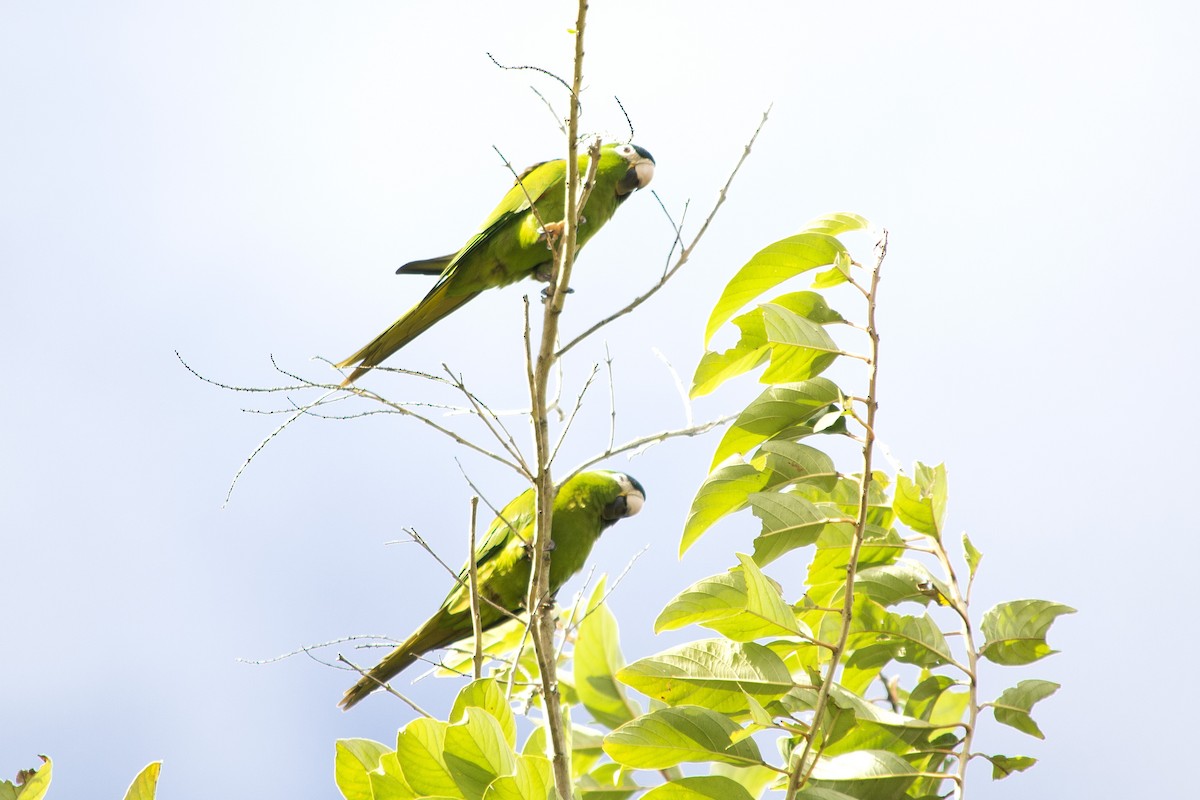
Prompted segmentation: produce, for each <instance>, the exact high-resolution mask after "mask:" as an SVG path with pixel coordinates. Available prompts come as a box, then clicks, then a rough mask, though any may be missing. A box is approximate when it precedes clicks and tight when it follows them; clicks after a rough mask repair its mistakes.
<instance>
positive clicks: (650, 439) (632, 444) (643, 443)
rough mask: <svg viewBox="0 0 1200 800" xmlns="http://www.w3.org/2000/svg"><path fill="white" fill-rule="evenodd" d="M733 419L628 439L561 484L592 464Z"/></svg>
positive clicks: (575, 471) (727, 417) (581, 467)
mask: <svg viewBox="0 0 1200 800" xmlns="http://www.w3.org/2000/svg"><path fill="white" fill-rule="evenodd" d="M734 419H737V414H726V415H724V416H721V417H717V418H716V419H714V420H710V421H709V422H702V423H700V424H699V425H693V426H691V427H690V428H679V429H676V430H671V431H661V432H659V433H652V434H650V435H649V436H640V437H638V438H637V439H630V440H629V441H628V442H625V443H624V444H622V445H620V446H618V447H610V448H609V449H608V450H606V451H604V452H603V453H600V454H599V455H596V456H593V457H591V458H589V459H588V460H587V461H584V462H583V463H582V464H579V465H578V466H576V467H575V468H574V469H573V470H571V472H570V473H569V474H568V475H567V477H566V478H564V479H563V482H564V483H565V482H567V481H569V480H570V479H571V478H573V477H575V476H576V475H578V474H579V473H581V472H583V471H584V470H585V469H587V468H588V467H590V466H592V465H594V464H599V463H600V462H601V461H604V460H605V459H607V458H612V457H613V456H615V455H620V454H621V453H628V452H630V451H635V453H636V452H641V451H642V450H643V449H644V448H647V447H650V446H651V445H655V444H658V443H659V442H665V441H666V440H667V439H677V438H679V437H681V436H688V437H691V436H700V435H701V434H705V433H708V432H709V431H711V430H712V429H713V428H716V427H717V426H719V425H724V424H725V423H726V422H729V421H730V420H734Z"/></svg>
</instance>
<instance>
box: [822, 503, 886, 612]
mask: <svg viewBox="0 0 1200 800" xmlns="http://www.w3.org/2000/svg"><path fill="white" fill-rule="evenodd" d="M817 508H819V509H820V510H821V511H822V512H823V513H825V514H826V515H828V516H831V517H832V516H834V515H837V514H840V513H843V512H842V510H841V509H840V508H839V507H838V506H834V505H831V504H829V503H821V504H818V505H817ZM853 544H854V524H853V523H849V522H847V523H832V522H831V523H829V524H827V525H826V526H825V528H824V530H822V531H821V535H820V537H819V538H818V539H817V552H816V553H814V554H813V559H812V562H811V563H810V564H809V567H808V577H807V580H806V584H807V586H808V596H809V597H810V598H811V599H812V601H813V602H814V603H816V604H818V605H823V606H829V605H830V604H831V603H832V602H833V598H834V596H835V595H838V594H840V593H841V591H842V587H843V586H845V585H846V566H847V565H848V564H849V563H850V553H851V549H852V546H853ZM903 553H904V540H903V539H901V538H900V535H899V534H898V533H896V531H894V530H884V529H883V528H879V527H876V526H875V525H867V527H866V528H865V529H864V531H863V546H862V548H861V549H860V550H859V554H858V567H859V569H860V570H864V569H868V568H870V567H874V566H878V565H881V564H892V563H895V561H896V560H897V559H898V558H899V557H900V556H901V554H903ZM814 624H815V623H813V622H811V621H809V625H810V626H812V625H814ZM814 629H815V628H814Z"/></svg>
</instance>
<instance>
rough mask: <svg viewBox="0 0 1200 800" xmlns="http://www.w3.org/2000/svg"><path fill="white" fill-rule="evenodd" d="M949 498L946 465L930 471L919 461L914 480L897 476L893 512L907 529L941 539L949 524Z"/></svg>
mask: <svg viewBox="0 0 1200 800" xmlns="http://www.w3.org/2000/svg"><path fill="white" fill-rule="evenodd" d="M947 495H948V490H947V485H946V465H945V464H938V465H937V466H936V467H927V466H925V465H924V464H922V463H921V462H919V461H918V462H917V464H916V466H915V468H914V469H913V477H912V478H909V477H908V476H907V475H899V476H897V478H896V497H895V499H893V501H892V508H893V509H894V510H895V512H896V516H898V517H900V521H901V522H903V523H904V524H905V525H907V526H908V527H910V528H912V529H913V530H914V531H916V532H917V533H923V534H925V535H927V536H932V537H934V538H935V539H938V538H941V535H942V526H943V524H944V523H945V518H946V499H947Z"/></svg>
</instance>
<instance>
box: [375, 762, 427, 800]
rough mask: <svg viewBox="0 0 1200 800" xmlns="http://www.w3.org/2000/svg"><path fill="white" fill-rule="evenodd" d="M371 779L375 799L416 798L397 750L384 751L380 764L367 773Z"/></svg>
mask: <svg viewBox="0 0 1200 800" xmlns="http://www.w3.org/2000/svg"><path fill="white" fill-rule="evenodd" d="M367 777H368V778H370V779H371V794H372V797H373V798H374V800H414V798H416V796H417V793H416V792H415V791H413V788H412V787H411V786H409V785H408V781H407V780H405V778H404V769H403V768H402V767H401V766H400V759H399V758H398V757H397V756H396V754H395V752H390V753H384V754H383V755H382V756H380V758H379V766H378V767H377V768H376V769H374V770H372V771H371V772H368V773H367Z"/></svg>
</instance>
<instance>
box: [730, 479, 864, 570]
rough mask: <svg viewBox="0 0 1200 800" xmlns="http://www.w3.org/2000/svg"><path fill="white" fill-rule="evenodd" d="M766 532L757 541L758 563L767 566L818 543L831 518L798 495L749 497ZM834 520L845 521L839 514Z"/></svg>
mask: <svg viewBox="0 0 1200 800" xmlns="http://www.w3.org/2000/svg"><path fill="white" fill-rule="evenodd" d="M748 502H749V503H750V508H751V511H752V513H753V514H754V516H756V517H758V518H759V519H760V520H762V531H761V532H760V533H759V535H758V536H757V537H755V539H754V560H755V562H756V563H758V564H759V565H762V566H765V565H767V564H769V563H771V562H772V561H774V560H775V559H777V558H779V557H780V556H781V555H783V554H784V553H787V552H790V551H792V550H795V549H797V548H800V547H807V546H808V545H810V544H813V543H814V542H816V541H817V538H818V537H819V536H820V535H821V531H823V530H824V529H825V525H826V524H827V523H828V522H829V519H830V517H829V515H828V514H827V513H826V512H825V511H824V510H822V509H820V508H818V507H817V506H815V505H813V504H812V503H811V502H809V501H808V500H806V499H805V498H804V497H802V496H801V495H800V494H798V493H795V492H756V493H754V494H751V495H750V496H749V497H748ZM834 519H843V517H842V516H841V515H840V514H839V515H838V516H836V517H834Z"/></svg>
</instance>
